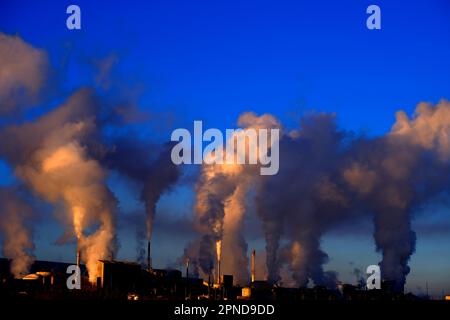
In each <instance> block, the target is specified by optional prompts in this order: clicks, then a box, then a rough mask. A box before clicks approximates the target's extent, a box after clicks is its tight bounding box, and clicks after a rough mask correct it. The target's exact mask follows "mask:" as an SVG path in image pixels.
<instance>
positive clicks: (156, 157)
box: [106, 138, 181, 257]
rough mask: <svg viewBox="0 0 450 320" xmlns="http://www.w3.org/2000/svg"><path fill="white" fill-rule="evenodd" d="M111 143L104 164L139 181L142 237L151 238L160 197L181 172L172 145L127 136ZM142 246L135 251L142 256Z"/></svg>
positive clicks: (173, 183)
mask: <svg viewBox="0 0 450 320" xmlns="http://www.w3.org/2000/svg"><path fill="white" fill-rule="evenodd" d="M112 144H113V148H111V149H112V152H110V153H109V154H108V155H107V157H106V163H107V165H108V166H109V167H111V168H112V169H115V170H117V171H119V172H120V173H122V174H124V175H125V176H127V177H129V178H131V179H132V180H133V181H134V182H137V183H138V185H139V189H140V190H141V191H140V192H141V194H140V200H141V201H142V202H143V203H144V205H145V212H146V215H145V220H146V228H145V238H146V239H147V240H148V241H150V240H151V238H152V233H153V225H154V220H155V212H156V205H157V203H158V201H159V199H160V198H161V196H162V195H163V194H164V193H165V192H168V191H170V190H171V188H172V187H173V186H174V185H175V183H176V182H177V181H178V179H179V177H180V173H181V171H180V168H179V167H178V166H176V165H175V164H173V162H172V160H171V157H170V154H171V149H172V144H171V143H167V144H164V145H162V146H157V145H153V144H150V143H148V142H146V141H142V140H136V139H134V140H131V139H128V138H117V139H115V140H114V141H113V143H112ZM142 235H143V234H142V233H141V232H138V234H137V236H138V242H142V241H141V240H143V239H142ZM143 247H144V244H143V243H141V244H139V249H138V252H139V256H141V257H142V253H143V250H142V248H143Z"/></svg>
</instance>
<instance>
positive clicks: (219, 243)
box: [216, 240, 222, 284]
mask: <svg viewBox="0 0 450 320" xmlns="http://www.w3.org/2000/svg"><path fill="white" fill-rule="evenodd" d="M216 253H217V283H218V284H220V256H221V255H222V241H221V240H218V241H217V242H216Z"/></svg>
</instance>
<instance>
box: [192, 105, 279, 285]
mask: <svg viewBox="0 0 450 320" xmlns="http://www.w3.org/2000/svg"><path fill="white" fill-rule="evenodd" d="M238 125H239V126H240V127H241V128H243V129H244V130H242V131H236V132H235V134H234V136H233V137H232V138H231V139H230V140H229V141H227V144H232V143H235V141H237V140H238V139H245V137H246V129H250V128H252V129H256V130H258V129H260V128H264V129H271V128H279V127H280V125H279V122H278V121H277V120H276V119H275V118H274V117H272V116H270V115H262V116H257V115H256V114H254V113H244V114H242V115H241V116H240V118H239V120H238ZM245 141H246V144H245V146H246V150H245V152H246V154H247V155H248V154H249V150H250V149H252V150H255V151H256V154H257V152H258V151H259V150H258V144H257V142H256V141H253V140H245ZM269 142H270V139H269ZM236 152H239V150H237V151H236ZM224 153H226V151H225V150H224ZM235 154H236V153H235ZM235 154H233V156H234V155H235ZM208 156H212V157H213V156H214V155H213V154H210V155H208ZM229 156H231V155H227V157H229ZM259 179H260V176H259V167H258V165H250V166H248V165H240V164H214V165H207V164H206V165H203V167H202V171H201V175H200V177H199V180H198V181H197V185H196V204H195V208H194V211H195V224H196V228H197V231H199V232H200V233H201V234H202V236H201V243H200V248H199V254H198V260H199V265H200V267H201V270H202V271H203V272H204V273H205V274H209V273H210V272H211V270H212V268H213V266H214V261H215V260H216V258H217V256H218V255H219V253H218V251H219V250H218V248H219V246H216V243H217V242H218V241H220V244H221V245H220V248H221V249H222V250H221V255H222V259H221V261H222V262H223V265H222V273H229V274H233V275H234V276H235V277H236V280H237V283H241V284H245V283H246V282H248V279H249V274H248V268H245V267H243V266H248V257H247V243H246V241H245V238H244V236H243V234H242V227H243V226H242V224H243V221H244V220H243V218H244V214H245V211H246V207H247V205H246V201H247V194H248V192H249V191H250V190H251V189H252V188H254V186H255V185H257V184H258V183H259Z"/></svg>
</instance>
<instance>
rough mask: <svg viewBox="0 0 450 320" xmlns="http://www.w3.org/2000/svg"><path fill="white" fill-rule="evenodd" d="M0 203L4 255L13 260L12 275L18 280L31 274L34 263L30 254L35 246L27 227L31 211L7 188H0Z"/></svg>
mask: <svg viewBox="0 0 450 320" xmlns="http://www.w3.org/2000/svg"><path fill="white" fill-rule="evenodd" d="M0 203H1V204H2V205H1V207H0V230H1V231H2V235H3V255H4V256H5V257H6V258H9V259H11V273H12V274H13V275H14V276H15V277H16V278H18V277H20V276H23V275H24V274H26V273H28V272H29V269H30V266H31V264H32V263H33V261H34V256H33V255H32V254H31V253H30V251H31V250H33V249H34V246H33V243H32V239H31V233H30V231H29V228H28V227H27V220H29V219H30V217H31V209H30V208H29V207H28V206H27V205H25V204H24V203H23V202H22V201H20V199H19V198H18V197H17V196H16V194H15V192H13V191H12V190H9V189H6V188H0Z"/></svg>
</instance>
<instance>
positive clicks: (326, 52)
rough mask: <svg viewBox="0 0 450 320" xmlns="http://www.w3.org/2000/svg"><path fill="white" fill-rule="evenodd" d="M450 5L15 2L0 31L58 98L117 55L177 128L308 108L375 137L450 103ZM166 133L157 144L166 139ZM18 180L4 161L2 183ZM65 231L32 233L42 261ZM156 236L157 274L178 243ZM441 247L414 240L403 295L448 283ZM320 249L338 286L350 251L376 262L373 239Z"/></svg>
mask: <svg viewBox="0 0 450 320" xmlns="http://www.w3.org/2000/svg"><path fill="white" fill-rule="evenodd" d="M72 3H75V4H78V5H79V6H80V7H81V11H82V30H80V31H69V30H67V29H66V27H65V20H66V17H67V15H66V13H65V10H66V7H67V6H68V5H69V4H72ZM369 4H377V5H379V6H380V7H381V13H382V30H375V31H371V30H368V29H367V28H366V27H365V22H366V18H367V15H366V13H365V10H366V8H367V6H368V5H369ZM449 9H450V3H449V2H448V1H447V0H428V1H425V0H417V1H400V0H395V1H394V0H390V1H382V0H375V1H355V0H341V1H323V0H319V1H292V2H291V1H264V0H258V1H253V0H252V1H237V0H228V1H195V0H194V1H155V0H150V1H120V2H119V1H95V2H94V1H22V0H16V1H8V3H7V1H2V4H0V31H1V32H4V33H7V34H19V35H20V36H21V37H22V38H23V39H24V40H26V41H27V42H29V43H31V44H32V45H33V46H36V47H39V48H42V49H44V50H46V51H47V53H48V55H49V58H50V60H51V63H52V66H53V67H54V68H55V69H56V70H57V73H58V75H57V76H56V77H57V78H58V79H59V87H60V88H59V90H61V91H62V92H65V93H67V94H69V93H70V92H72V91H73V90H75V89H76V88H78V87H79V86H81V85H94V84H95V80H94V78H95V77H94V70H93V69H94V68H93V67H92V64H93V63H95V61H100V60H101V59H104V58H105V57H108V56H111V55H113V56H114V57H116V58H117V63H116V65H115V69H114V70H115V71H114V72H115V75H116V76H117V78H118V79H121V81H123V82H124V83H126V85H127V86H129V87H133V88H137V89H136V91H137V92H138V93H139V94H138V98H137V99H138V102H139V105H140V108H141V109H142V110H145V111H150V112H151V113H152V114H162V116H161V117H162V118H164V119H166V118H168V117H170V119H172V121H173V122H170V123H171V125H172V126H188V127H189V126H191V125H192V121H193V120H194V119H199V120H203V121H205V123H206V126H208V127H218V128H232V127H234V126H235V121H236V119H237V117H238V115H239V114H240V113H242V112H243V111H255V112H257V113H271V114H274V115H276V116H277V117H278V118H280V119H281V120H282V122H283V123H284V124H285V125H287V126H291V127H294V126H296V125H297V122H298V119H299V118H300V116H301V115H303V114H304V113H307V112H311V111H325V112H335V113H336V115H337V119H338V123H339V125H340V127H342V128H344V129H347V130H353V131H355V132H364V133H366V134H369V135H374V136H376V135H381V134H384V133H386V132H387V131H388V130H389V129H390V127H391V125H392V124H393V122H394V120H395V118H394V117H395V112H396V111H397V110H399V109H403V110H405V111H407V112H408V113H410V114H411V113H412V112H413V111H414V108H415V106H416V104H417V103H418V102H420V101H431V102H434V103H435V102H438V101H439V100H440V99H441V98H447V99H449V98H450V77H449V75H450V19H449V18H450V17H449V12H450V11H449ZM0 63H1V62H0ZM59 98H64V96H62V97H59ZM56 100H58V98H55V101H52V102H51V103H50V104H52V103H53V104H55V103H56V102H57V101H56ZM47 107H48V106H42V110H43V109H45V108H47ZM171 129H173V128H171V127H167V128H163V129H162V130H160V131H158V134H157V135H156V138H157V139H161V140H164V139H168V137H169V136H168V135H169V132H170V130H171ZM137 130H138V131H139V132H142V133H145V132H148V131H149V130H150V129H149V128H148V127H146V126H145V125H141V126H139V127H138V129H137ZM111 180H112V182H111V184H112V185H115V186H116V188H117V189H120V188H122V189H124V190H122V191H120V190H119V191H118V193H120V194H121V198H122V199H121V200H122V201H123V203H122V206H123V207H124V209H125V210H127V209H130V210H131V209H132V208H133V206H138V205H139V204H136V203H133V201H134V200H133V195H130V194H129V192H128V193H127V190H126V187H123V186H121V184H120V183H117V182H114V179H111ZM13 181H14V177H13V175H12V173H11V170H10V168H9V167H8V166H7V165H6V164H5V163H4V162H0V185H8V184H10V183H12V182H13ZM184 205H185V206H184ZM191 205H192V194H191V191H190V190H189V188H186V187H185V186H181V187H179V188H178V189H176V190H175V191H174V192H173V193H172V194H170V195H166V196H165V197H164V198H163V199H162V201H161V203H160V204H159V208H160V207H163V208H165V209H164V211H167V212H169V213H170V214H174V215H180V214H186V215H188V214H190V206H191ZM180 208H185V210H184V211H185V212H181V213H180V211H183V210H180ZM436 211H437V213H436ZM442 211H445V210H442ZM433 212H434V213H433V214H434V215H436V216H438V217H440V216H443V215H445V212H444V213H440V211H439V210H434V211H433ZM447 219H448V215H447ZM60 232H61V231H60V229H59V227H58V224H57V222H56V221H53V222H48V223H46V224H43V225H40V226H39V227H38V229H37V231H36V233H35V235H36V238H37V243H38V245H37V249H36V254H37V256H38V257H39V258H42V259H61V260H66V259H70V258H71V255H68V254H67V253H66V251H65V250H66V248H61V247H58V246H55V245H54V244H53V242H54V241H55V239H57V238H58V236H59V235H60ZM128 236H129V237H127V236H126V233H124V236H123V237H122V239H121V243H122V248H121V250H120V252H119V256H121V257H123V258H127V259H132V258H133V257H134V244H133V241H134V239H132V240H128V238H131V237H132V236H131V235H128ZM355 237H357V238H358V239H360V240H358V241H355ZM169 238H170V237H169ZM154 242H155V243H156V245H161V246H163V247H164V246H166V247H167V248H168V249H169V250H166V251H165V252H155V253H154V254H155V263H156V264H159V265H161V266H164V265H166V264H169V263H170V262H171V261H172V260H173V259H174V257H175V258H176V257H177V256H178V255H179V254H180V253H181V251H182V249H183V246H184V243H183V242H182V241H181V240H180V241H178V242H173V243H170V241H169V240H168V236H167V235H164V234H158V232H157V233H156V237H155V240H154ZM255 245H260V246H261V247H262V245H263V244H262V243H259V244H258V243H256V244H255ZM449 245H450V235H448V234H447V235H440V236H427V235H424V237H423V238H420V234H419V240H418V248H417V253H416V254H415V255H414V256H413V258H412V262H411V263H412V269H413V271H412V274H411V275H410V277H409V281H410V282H411V284H410V285H408V286H409V288H411V289H414V290H416V289H417V287H419V286H421V287H424V282H425V280H424V278H425V277H429V280H428V281H429V282H431V283H432V285H431V286H430V287H431V288H433V290H434V291H435V292H436V293H440V291H441V290H443V289H444V288H446V289H450V283H449V282H448V279H449V278H450V274H449V272H450V271H449V270H450V256H449V254H448V247H449ZM324 247H325V248H326V249H327V251H328V253H329V254H330V256H331V257H332V260H331V262H330V266H329V267H330V268H334V269H337V270H338V271H340V274H341V275H342V278H344V279H345V277H346V274H347V273H349V272H350V271H351V267H349V265H348V264H349V262H354V258H352V257H353V256H358V257H360V256H361V257H362V258H361V260H362V261H363V262H364V263H367V264H371V263H376V262H377V261H378V259H379V257H378V255H377V254H375V253H374V249H373V248H374V244H373V241H372V240H371V236H370V235H367V236H364V235H349V236H343V235H330V236H327V238H326V239H325V240H324ZM369 262H370V263H369ZM364 263H362V262H361V266H362V265H364ZM415 267H416V268H415ZM347 277H348V278H347V279H350V276H347ZM443 279H447V280H446V281H447V282H446V283H445V281H443ZM443 283H445V284H443ZM417 290H418V289H417Z"/></svg>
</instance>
